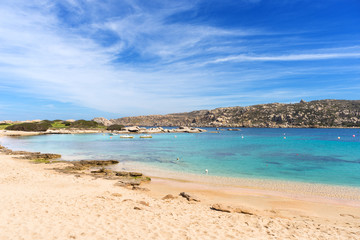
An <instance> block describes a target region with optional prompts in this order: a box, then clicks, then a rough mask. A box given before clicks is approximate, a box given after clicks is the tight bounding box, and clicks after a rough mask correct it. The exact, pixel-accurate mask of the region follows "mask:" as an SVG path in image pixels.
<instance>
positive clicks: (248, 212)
mask: <svg viewBox="0 0 360 240" xmlns="http://www.w3.org/2000/svg"><path fill="white" fill-rule="evenodd" d="M233 211H234V212H235V213H242V214H247V215H255V214H254V213H253V212H252V211H250V210H246V209H241V208H235V209H234V210H233Z"/></svg>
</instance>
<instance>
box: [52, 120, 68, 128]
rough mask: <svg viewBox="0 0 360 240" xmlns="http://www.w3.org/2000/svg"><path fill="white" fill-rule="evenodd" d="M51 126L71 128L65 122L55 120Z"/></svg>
mask: <svg viewBox="0 0 360 240" xmlns="http://www.w3.org/2000/svg"><path fill="white" fill-rule="evenodd" d="M51 127H53V128H69V126H66V125H65V124H64V123H63V122H60V121H59V122H57V121H56V122H54V123H52V124H51Z"/></svg>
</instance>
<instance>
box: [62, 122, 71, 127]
mask: <svg viewBox="0 0 360 240" xmlns="http://www.w3.org/2000/svg"><path fill="white" fill-rule="evenodd" d="M63 124H64V125H65V126H66V127H70V126H71V122H67V121H64V122H63Z"/></svg>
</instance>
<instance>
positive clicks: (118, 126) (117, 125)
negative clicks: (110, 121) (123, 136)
mask: <svg viewBox="0 0 360 240" xmlns="http://www.w3.org/2000/svg"><path fill="white" fill-rule="evenodd" d="M123 129H124V126H123V125H119V124H114V125H111V126H108V127H107V128H106V130H110V131H112V130H117V131H121V130H123Z"/></svg>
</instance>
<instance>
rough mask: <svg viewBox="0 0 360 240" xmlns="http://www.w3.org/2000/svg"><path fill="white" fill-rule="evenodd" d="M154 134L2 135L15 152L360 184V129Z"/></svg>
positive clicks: (215, 173)
mask: <svg viewBox="0 0 360 240" xmlns="http://www.w3.org/2000/svg"><path fill="white" fill-rule="evenodd" d="M206 130H207V132H203V133H161V134H153V135H152V138H149V139H147V138H140V136H141V135H138V134H134V135H133V136H134V138H131V139H127V138H120V135H115V136H111V135H109V134H108V133H106V134H102V133H99V134H74V135H72V134H54V135H40V136H27V137H4V138H0V144H1V145H4V146H6V147H8V148H10V149H13V150H26V151H39V152H47V153H59V154H61V155H62V159H63V160H68V161H74V160H92V159H97V160H105V159H115V160H119V161H120V163H139V164H140V165H142V166H151V167H152V168H153V169H154V168H156V169H161V170H164V171H167V170H168V171H171V172H178V173H189V174H197V175H210V176H219V177H231V178H254V179H269V180H271V179H273V180H286V181H296V182H305V183H320V184H330V185H342V186H352V187H360V129H299V128H296V129H294V128H288V129H282V128H276V129H271V128H241V129H240V131H228V129H226V128H225V129H220V130H219V131H216V130H215V129H213V128H206Z"/></svg>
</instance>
